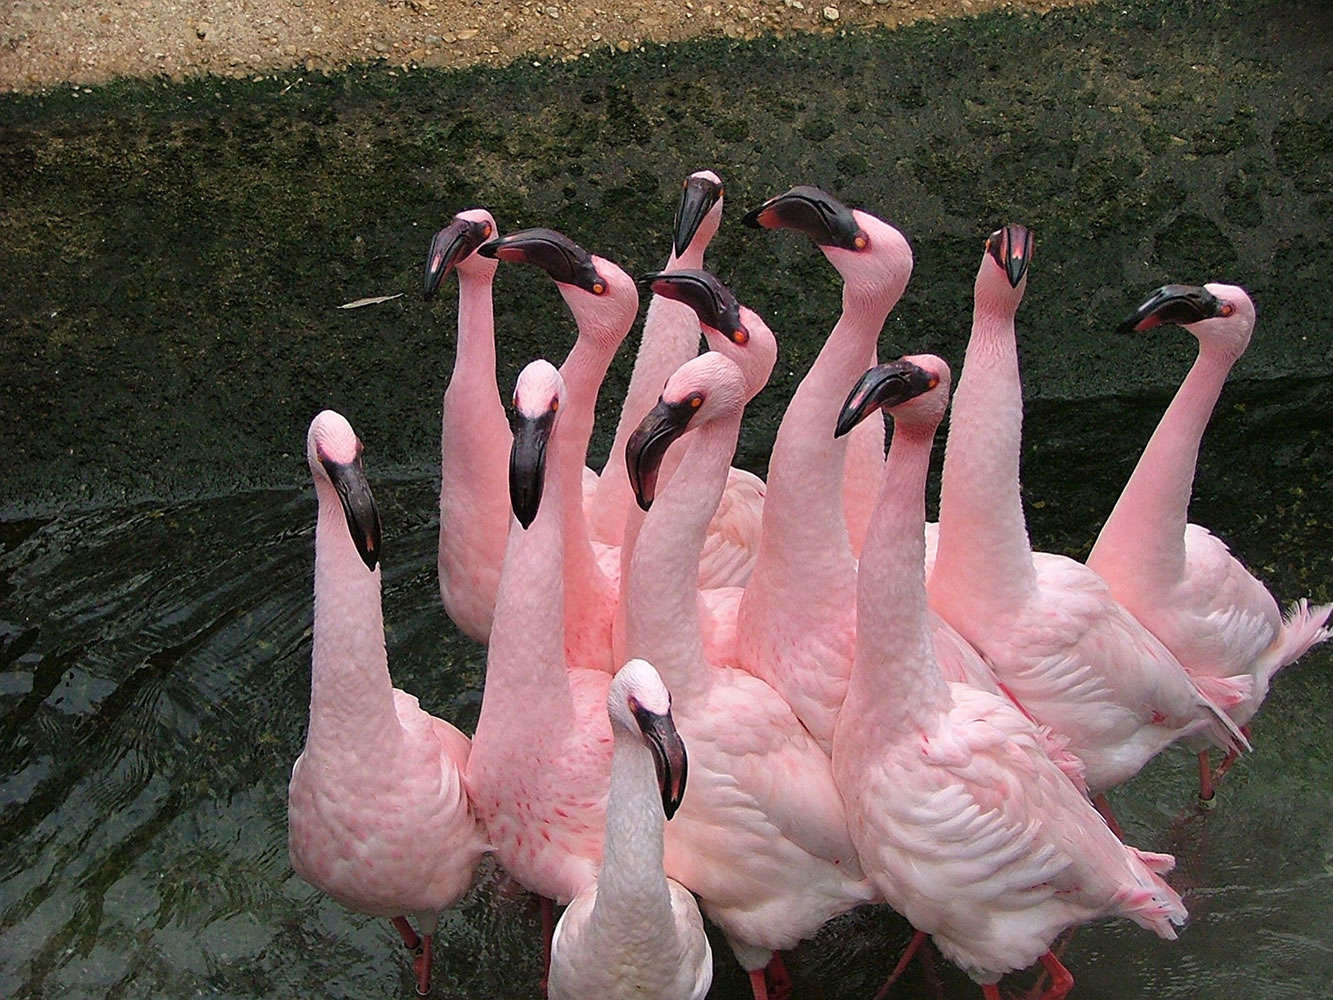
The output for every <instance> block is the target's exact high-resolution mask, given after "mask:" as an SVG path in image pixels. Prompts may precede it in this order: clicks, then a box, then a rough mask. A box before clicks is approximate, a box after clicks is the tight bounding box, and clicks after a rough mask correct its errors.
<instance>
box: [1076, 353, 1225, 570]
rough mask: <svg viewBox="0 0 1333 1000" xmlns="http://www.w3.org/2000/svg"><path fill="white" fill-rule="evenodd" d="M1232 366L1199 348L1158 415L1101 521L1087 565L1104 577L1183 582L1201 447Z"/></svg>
mask: <svg viewBox="0 0 1333 1000" xmlns="http://www.w3.org/2000/svg"><path fill="white" fill-rule="evenodd" d="M1234 361H1235V359H1234V358H1232V357H1230V356H1228V355H1227V354H1225V353H1223V352H1220V351H1216V350H1210V349H1209V348H1208V347H1206V346H1204V345H1203V344H1200V347H1199V356H1198V357H1197V358H1196V359H1195V361H1194V364H1193V366H1192V367H1191V368H1190V370H1189V374H1187V375H1186V376H1185V380H1184V381H1183V382H1182V383H1181V385H1180V388H1179V389H1178V390H1177V391H1176V395H1175V398H1174V399H1172V400H1171V405H1170V406H1168V407H1167V409H1166V413H1164V414H1163V415H1162V419H1161V422H1160V423H1158V425H1157V429H1156V430H1155V431H1154V432H1153V435H1152V438H1150V439H1149V441H1148V445H1147V447H1146V448H1144V449H1143V454H1142V455H1141V456H1140V457H1139V462H1138V464H1137V465H1136V466H1135V467H1134V472H1133V473H1132V474H1131V475H1130V477H1129V482H1127V483H1126V484H1125V489H1124V491H1123V492H1122V493H1121V494H1120V499H1119V500H1117V501H1116V505H1115V508H1114V509H1113V510H1112V511H1111V516H1110V517H1108V518H1107V519H1106V524H1105V525H1103V527H1102V530H1101V533H1100V534H1099V535H1098V536H1097V542H1096V544H1095V545H1094V546H1093V548H1092V553H1091V554H1090V555H1089V556H1088V565H1089V566H1091V567H1092V568H1093V569H1095V570H1097V571H1098V572H1099V573H1104V575H1107V576H1108V578H1110V577H1112V576H1121V575H1123V572H1124V571H1130V572H1133V573H1134V575H1135V576H1137V577H1140V578H1142V577H1145V576H1146V577H1151V578H1156V579H1159V580H1166V581H1170V580H1176V579H1179V578H1180V574H1181V573H1182V571H1183V567H1184V562H1185V524H1186V519H1187V517H1188V515H1189V502H1190V493H1191V490H1192V487H1193V484H1194V470H1195V466H1196V464H1197V462H1198V459H1199V442H1200V441H1201V440H1202V439H1203V432H1204V429H1205V428H1206V427H1207V426H1208V420H1209V418H1210V417H1211V416H1212V413H1213V409H1214V407H1216V405H1217V400H1218V397H1219V396H1221V394H1222V386H1223V384H1224V383H1225V382H1226V379H1227V374H1228V373H1229V372H1230V371H1231V366H1232V364H1233V363H1234Z"/></svg>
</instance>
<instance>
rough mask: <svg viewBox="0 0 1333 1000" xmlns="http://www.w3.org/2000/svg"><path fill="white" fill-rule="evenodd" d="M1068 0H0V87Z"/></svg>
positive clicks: (439, 57) (813, 25) (535, 48)
mask: <svg viewBox="0 0 1333 1000" xmlns="http://www.w3.org/2000/svg"><path fill="white" fill-rule="evenodd" d="M1077 2H1080V0H739V2H731V0H573V2H570V0H179V2H176V0H92V2H85V0H0V3H3V7H2V8H0V91H4V92H7V91H22V90H37V89H40V88H44V87H54V86H59V85H62V84H71V83H76V84H85V85H86V84H97V83H103V82H105V81H107V80H111V79H113V78H115V77H120V76H136V77H147V76H162V77H166V78H169V79H172V80H180V79H183V78H185V77H187V76H194V75H198V74H204V73H213V74H219V75H223V76H251V75H253V76H262V75H265V74H270V73H275V72H281V71H288V70H291V69H294V68H298V67H299V68H301V69H303V70H304V71H306V72H312V73H313V72H320V71H325V72H327V71H331V70H335V69H340V68H342V67H345V66H347V65H350V64H354V63H367V62H374V61H377V60H383V61H384V62H386V63H389V64H392V65H395V66H400V67H403V68H405V69H411V68H413V67H422V66H430V67H460V66H469V65H473V64H476V63H489V64H503V63H508V62H511V61H512V60H514V59H516V58H519V57H520V56H522V57H526V58H532V59H539V60H552V59H558V60H569V59H577V58H579V57H580V56H582V55H583V54H584V53H586V52H590V51H592V50H595V49H597V48H599V47H605V46H609V47H613V48H615V49H618V50H620V51H622V52H628V51H629V50H631V49H633V48H635V47H637V46H639V45H641V44H643V43H644V42H668V41H679V40H682V39H686V38H693V37H696V36H700V35H725V36H727V37H730V38H753V37H754V36H756V35H759V34H776V35H782V34H788V33H791V32H799V31H804V32H814V31H819V32H834V31H839V30H846V29H848V28H851V27H853V26H861V25H886V26H889V27H893V26H896V25H899V24H905V23H908V22H910V21H915V20H918V19H920V18H933V17H954V16H960V15H968V14H974V13H978V12H980V11H983V10H990V9H993V8H996V7H1003V8H1010V9H1019V10H1034V11H1045V10H1049V9H1051V8H1052V7H1058V6H1069V5H1071V4H1073V3H1077Z"/></svg>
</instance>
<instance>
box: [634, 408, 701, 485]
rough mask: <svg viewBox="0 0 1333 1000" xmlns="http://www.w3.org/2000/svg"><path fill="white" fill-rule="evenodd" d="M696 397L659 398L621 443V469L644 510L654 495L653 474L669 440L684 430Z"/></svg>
mask: <svg viewBox="0 0 1333 1000" xmlns="http://www.w3.org/2000/svg"><path fill="white" fill-rule="evenodd" d="M699 399H700V397H698V396H696V395H691V396H689V397H687V398H685V399H683V400H681V401H680V402H678V403H668V402H667V401H666V400H664V399H659V400H658V401H657V405H656V406H654V407H653V408H652V409H651V410H650V411H649V412H648V415H647V416H646V417H644V418H643V420H642V421H641V422H640V423H639V426H638V427H636V428H635V429H634V433H633V434H631V435H630V436H629V440H628V441H627V442H625V469H626V471H627V472H628V473H629V481H630V485H631V486H633V487H634V498H635V499H636V500H638V502H639V506H640V507H642V508H643V509H644V510H647V509H648V508H649V507H651V506H652V505H653V498H654V497H655V496H656V494H657V473H658V470H659V469H660V468H661V466H662V457H663V456H664V455H665V454H666V452H667V448H669V447H671V442H673V441H675V440H676V438H678V437H680V436H681V435H682V434H684V433H685V431H686V429H687V428H688V427H689V423H690V418H691V417H693V416H694V414H695V411H696V410H697V409H698V407H699Z"/></svg>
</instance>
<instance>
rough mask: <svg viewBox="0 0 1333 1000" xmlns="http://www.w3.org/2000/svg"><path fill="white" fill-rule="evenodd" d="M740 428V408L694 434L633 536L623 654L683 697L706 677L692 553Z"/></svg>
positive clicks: (696, 692) (724, 477)
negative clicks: (641, 663) (645, 662)
mask: <svg viewBox="0 0 1333 1000" xmlns="http://www.w3.org/2000/svg"><path fill="white" fill-rule="evenodd" d="M739 433H740V413H739V412H738V413H736V414H735V416H734V417H732V418H731V419H719V420H713V421H712V422H710V423H708V424H706V425H704V426H703V427H701V428H699V429H698V430H697V431H694V432H693V435H694V441H693V443H692V444H691V445H690V447H689V450H688V451H687V452H686V453H685V460H684V461H683V462H681V464H680V467H679V468H677V469H676V472H675V475H673V476H672V477H671V479H670V480H669V481H668V482H667V483H666V484H665V485H664V486H663V487H662V489H661V492H660V493H659V494H658V496H657V498H656V500H654V501H653V505H652V507H651V509H649V511H648V512H647V513H646V514H645V515H644V518H643V525H642V527H641V528H640V529H639V533H638V538H637V539H636V540H635V542H634V553H633V556H632V558H631V561H630V576H629V590H628V597H627V598H626V599H627V600H628V602H629V603H628V605H627V610H626V613H625V633H626V653H627V655H629V656H639V657H643V658H644V659H646V660H648V662H650V663H652V664H653V665H654V666H655V667H657V670H658V672H659V673H660V674H661V675H662V680H663V681H665V682H666V685H667V688H668V689H669V690H670V691H671V693H672V696H673V697H675V698H676V699H677V700H678V701H681V702H682V703H683V701H684V700H688V699H689V698H691V697H694V696H696V695H699V694H701V693H702V692H703V691H704V690H706V688H707V686H708V682H709V679H710V675H709V668H708V666H707V665H706V663H705V661H704V653H703V640H702V638H701V635H700V626H699V603H698V600H699V596H698V595H699V554H700V552H701V551H702V550H703V545H704V538H705V535H706V533H707V531H708V522H709V520H710V519H711V518H712V516H713V514H714V513H715V512H716V510H717V505H718V503H719V502H720V501H721V499H722V491H723V489H725V487H726V483H727V468H728V466H729V465H730V463H731V456H732V454H733V453H734V452H735V450H736V438H737V436H738V435H739Z"/></svg>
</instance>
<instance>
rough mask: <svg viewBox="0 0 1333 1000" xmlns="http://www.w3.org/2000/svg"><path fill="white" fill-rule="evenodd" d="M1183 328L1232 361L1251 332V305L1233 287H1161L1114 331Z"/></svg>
mask: <svg viewBox="0 0 1333 1000" xmlns="http://www.w3.org/2000/svg"><path fill="white" fill-rule="evenodd" d="M1167 323H1169V324H1174V325H1176V326H1183V327H1184V328H1185V329H1186V330H1188V331H1189V332H1190V333H1192V334H1194V336H1195V337H1197V338H1198V339H1199V343H1200V345H1201V346H1202V345H1207V346H1209V347H1213V348H1216V349H1218V350H1220V351H1221V352H1222V353H1224V354H1226V355H1227V356H1228V357H1230V358H1232V359H1235V358H1238V357H1240V356H1241V355H1242V354H1244V353H1245V348H1247V347H1249V345H1250V335H1251V334H1252V333H1254V303H1253V302H1251V301H1250V297H1249V296H1248V295H1246V294H1245V290H1244V289H1242V288H1238V287H1236V286H1235V285H1221V284H1217V283H1209V284H1207V285H1203V286H1199V285H1163V286H1162V287H1161V288H1159V289H1157V291H1155V292H1153V293H1152V295H1150V296H1149V297H1148V298H1147V300H1146V301H1144V302H1143V304H1142V305H1140V306H1139V307H1138V308H1137V309H1135V310H1134V312H1132V313H1131V314H1130V315H1129V316H1127V317H1126V318H1125V319H1124V321H1123V322H1121V324H1120V326H1118V327H1117V328H1116V329H1117V331H1118V332H1120V333H1129V332H1130V331H1135V332H1142V331H1144V330H1151V329H1152V328H1153V327H1156V326H1161V325H1163V324H1167Z"/></svg>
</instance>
